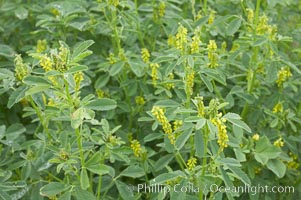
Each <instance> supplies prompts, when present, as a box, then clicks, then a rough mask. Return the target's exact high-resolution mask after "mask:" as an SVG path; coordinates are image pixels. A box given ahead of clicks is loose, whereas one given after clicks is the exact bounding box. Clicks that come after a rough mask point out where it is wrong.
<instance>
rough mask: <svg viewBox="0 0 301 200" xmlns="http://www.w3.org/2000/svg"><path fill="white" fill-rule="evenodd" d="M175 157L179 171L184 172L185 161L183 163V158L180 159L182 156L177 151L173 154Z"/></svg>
mask: <svg viewBox="0 0 301 200" xmlns="http://www.w3.org/2000/svg"><path fill="white" fill-rule="evenodd" d="M175 157H176V160H177V162H178V164H179V165H180V168H181V170H185V167H186V163H185V161H184V159H183V157H182V155H181V154H180V152H179V151H177V152H176V153H175Z"/></svg>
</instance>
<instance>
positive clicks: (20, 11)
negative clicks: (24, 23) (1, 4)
mask: <svg viewBox="0 0 301 200" xmlns="http://www.w3.org/2000/svg"><path fill="white" fill-rule="evenodd" d="M15 15H16V17H17V18H19V19H21V20H22V19H26V18H27V16H28V10H27V9H26V8H24V7H23V6H19V7H18V8H17V9H16V10H15Z"/></svg>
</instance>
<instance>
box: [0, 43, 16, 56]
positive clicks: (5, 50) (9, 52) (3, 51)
mask: <svg viewBox="0 0 301 200" xmlns="http://www.w3.org/2000/svg"><path fill="white" fill-rule="evenodd" d="M14 55H15V51H14V50H13V49H12V48H11V47H10V46H8V45H5V44H0V56H4V57H7V58H11V57H13V56H14Z"/></svg>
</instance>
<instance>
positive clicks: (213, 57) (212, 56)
mask: <svg viewBox="0 0 301 200" xmlns="http://www.w3.org/2000/svg"><path fill="white" fill-rule="evenodd" d="M207 48H208V59H209V67H210V68H215V67H217V66H218V63H217V60H218V55H217V54H216V49H217V45H216V43H215V40H210V41H209V44H208V46H207Z"/></svg>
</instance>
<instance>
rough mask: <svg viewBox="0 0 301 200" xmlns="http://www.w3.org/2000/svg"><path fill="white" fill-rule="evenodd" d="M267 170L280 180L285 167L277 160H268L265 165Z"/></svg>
mask: <svg viewBox="0 0 301 200" xmlns="http://www.w3.org/2000/svg"><path fill="white" fill-rule="evenodd" d="M267 167H268V169H270V170H271V171H272V172H274V174H276V176H278V178H282V177H284V175H285V171H286V165H285V164H284V163H283V162H282V161H281V160H278V159H272V160H269V161H268V163H267Z"/></svg>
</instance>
